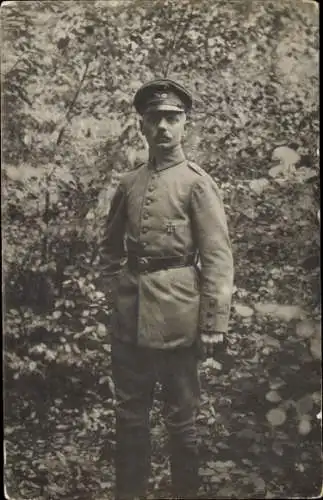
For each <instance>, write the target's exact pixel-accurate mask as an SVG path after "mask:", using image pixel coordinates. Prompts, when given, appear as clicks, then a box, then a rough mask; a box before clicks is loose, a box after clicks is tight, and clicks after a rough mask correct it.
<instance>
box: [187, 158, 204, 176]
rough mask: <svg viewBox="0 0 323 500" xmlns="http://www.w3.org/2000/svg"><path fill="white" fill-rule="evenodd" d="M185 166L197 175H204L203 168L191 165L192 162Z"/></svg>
mask: <svg viewBox="0 0 323 500" xmlns="http://www.w3.org/2000/svg"><path fill="white" fill-rule="evenodd" d="M187 166H188V167H189V168H190V169H192V170H194V172H196V173H197V174H198V175H204V174H205V173H206V172H205V170H203V168H201V167H199V166H198V165H197V164H196V163H193V162H192V161H188V162H187Z"/></svg>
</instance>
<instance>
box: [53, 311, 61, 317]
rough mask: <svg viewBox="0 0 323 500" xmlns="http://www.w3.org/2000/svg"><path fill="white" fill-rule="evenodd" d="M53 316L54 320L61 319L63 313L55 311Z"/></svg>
mask: <svg viewBox="0 0 323 500" xmlns="http://www.w3.org/2000/svg"><path fill="white" fill-rule="evenodd" d="M52 316H53V318H54V319H59V318H60V317H61V316H62V311H54V312H53V314H52Z"/></svg>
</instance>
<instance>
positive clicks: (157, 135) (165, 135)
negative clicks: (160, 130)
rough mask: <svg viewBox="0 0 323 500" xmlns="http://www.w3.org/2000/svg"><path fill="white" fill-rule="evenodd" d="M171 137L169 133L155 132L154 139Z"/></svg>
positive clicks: (168, 138)
mask: <svg viewBox="0 0 323 500" xmlns="http://www.w3.org/2000/svg"><path fill="white" fill-rule="evenodd" d="M171 138H172V137H171V136H170V135H169V134H156V136H155V140H157V141H158V140H161V139H167V140H170V139H171Z"/></svg>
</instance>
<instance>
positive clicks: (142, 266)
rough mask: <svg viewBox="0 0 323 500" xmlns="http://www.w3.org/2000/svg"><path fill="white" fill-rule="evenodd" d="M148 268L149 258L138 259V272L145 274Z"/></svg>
mask: <svg viewBox="0 0 323 500" xmlns="http://www.w3.org/2000/svg"><path fill="white" fill-rule="evenodd" d="M148 266H149V258H148V257H139V259H138V268H139V271H140V272H142V273H147V272H148Z"/></svg>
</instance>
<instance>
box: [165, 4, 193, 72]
mask: <svg viewBox="0 0 323 500" xmlns="http://www.w3.org/2000/svg"><path fill="white" fill-rule="evenodd" d="M190 6H191V5H189V7H190ZM189 7H188V9H189ZM188 9H187V10H186V12H185V13H187V12H188ZM183 17H184V16H183ZM183 17H182V18H181V19H179V21H178V23H177V26H176V29H175V33H174V37H173V41H172V42H171V46H170V47H169V49H168V50H169V57H168V60H167V61H166V67H165V70H164V71H163V76H164V78H166V77H167V75H168V71H169V67H170V64H171V62H172V59H173V55H174V52H175V47H176V44H177V42H179V41H180V40H181V39H182V37H183V35H184V33H185V31H186V29H187V27H188V25H189V23H190V22H191V19H192V17H193V8H192V10H191V12H190V15H189V17H188V19H187V20H186V22H185V23H184V25H183V28H182V31H181V33H180V35H179V36H177V35H178V32H179V28H180V26H181V23H182V21H183Z"/></svg>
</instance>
